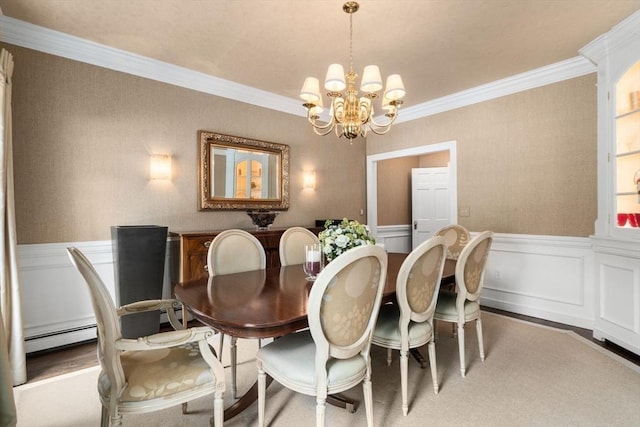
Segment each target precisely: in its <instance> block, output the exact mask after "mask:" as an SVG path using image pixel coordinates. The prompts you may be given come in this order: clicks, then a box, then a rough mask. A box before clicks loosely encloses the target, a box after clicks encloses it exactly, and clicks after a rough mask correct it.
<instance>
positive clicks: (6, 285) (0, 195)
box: [0, 49, 27, 386]
mask: <svg viewBox="0 0 640 427" xmlns="http://www.w3.org/2000/svg"><path fill="white" fill-rule="evenodd" d="M12 73H13V56H12V55H11V54H10V53H9V52H7V51H6V50H5V49H2V51H1V52H0V156H1V157H0V184H1V185H0V223H1V224H0V252H1V254H0V314H1V315H2V324H3V325H4V331H3V334H2V338H3V339H2V343H1V345H2V346H5V345H6V351H7V353H8V356H9V364H8V366H7V364H5V363H3V364H2V367H1V368H0V369H1V370H3V371H4V370H6V369H9V370H10V375H11V379H12V381H11V382H12V384H13V385H14V386H15V385H18V384H22V383H24V382H26V381H27V367H26V357H25V351H24V334H23V331H22V307H21V303H20V282H19V280H18V279H19V278H18V257H17V247H18V245H17V239H16V220H15V206H14V197H13V196H14V190H13V148H12V147H13V145H12V141H11V134H12V127H11V74H12ZM5 374H6V372H3V373H2V375H5Z"/></svg>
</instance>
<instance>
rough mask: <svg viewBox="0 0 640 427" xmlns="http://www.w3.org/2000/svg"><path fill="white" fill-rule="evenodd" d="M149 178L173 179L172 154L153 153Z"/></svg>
mask: <svg viewBox="0 0 640 427" xmlns="http://www.w3.org/2000/svg"><path fill="white" fill-rule="evenodd" d="M149 171H150V173H149V178H150V179H152V180H156V179H161V180H167V181H171V156H170V155H168V154H153V155H151V166H150V169H149Z"/></svg>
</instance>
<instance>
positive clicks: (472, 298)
mask: <svg viewBox="0 0 640 427" xmlns="http://www.w3.org/2000/svg"><path fill="white" fill-rule="evenodd" d="M487 240H488V243H487V244H486V246H483V247H484V248H485V249H486V251H485V253H483V254H482V257H481V259H479V260H477V259H475V258H476V254H475V253H476V251H477V250H480V249H481V248H482V247H480V245H481V244H482V243H483V242H485V241H487ZM492 242H493V232H491V231H484V232H482V233H480V234H478V235H477V236H476V237H475V238H473V239H472V240H471V241H470V242H469V243H468V244H467V245H466V246H465V247H464V249H463V250H462V252H461V253H460V257H459V258H458V262H457V263H456V292H457V293H456V296H455V315H449V314H447V313H445V310H444V309H443V308H444V307H443V305H444V304H443V303H444V298H442V297H441V298H440V301H438V305H436V312H435V314H434V319H435V320H436V321H444V322H451V323H453V324H457V327H458V353H459V357H460V374H461V375H462V377H465V376H466V362H465V348H464V325H465V323H466V322H470V321H472V320H475V321H476V332H477V336H478V349H479V352H480V360H482V361H483V362H484V359H485V354H484V343H483V338H482V319H481V313H480V307H479V305H480V293H481V292H482V288H483V286H484V270H485V265H486V260H487V257H488V255H489V252H490V250H491V244H492ZM479 247H480V249H478V248H479ZM471 257H474V259H473V260H471V261H470V258H471ZM470 265H473V266H475V267H478V269H476V270H473V271H470ZM472 281H473V282H472ZM471 284H473V286H474V288H475V289H473V290H472V289H470V286H468V285H471ZM469 302H470V303H474V304H477V305H478V307H477V310H472V311H471V312H470V313H465V311H466V310H465V305H467V304H468V303H469Z"/></svg>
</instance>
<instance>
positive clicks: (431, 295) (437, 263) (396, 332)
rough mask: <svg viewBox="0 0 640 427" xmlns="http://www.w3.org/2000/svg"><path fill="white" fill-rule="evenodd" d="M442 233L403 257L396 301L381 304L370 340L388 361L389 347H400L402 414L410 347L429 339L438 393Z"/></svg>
mask: <svg viewBox="0 0 640 427" xmlns="http://www.w3.org/2000/svg"><path fill="white" fill-rule="evenodd" d="M446 250H447V248H446V245H445V241H444V238H443V237H437V236H434V237H432V238H430V239H428V240H426V241H424V242H422V243H421V244H420V245H418V247H416V248H415V249H414V250H413V251H411V253H410V254H409V255H408V256H407V258H406V259H405V260H404V262H403V263H402V265H401V266H400V270H399V271H398V277H397V279H396V300H397V303H390V304H385V305H383V306H382V307H381V308H380V313H379V314H378V321H377V323H376V327H375V329H374V331H373V339H372V343H373V344H374V345H377V346H380V347H385V348H387V364H388V365H390V364H391V351H392V349H393V350H400V381H401V387H402V414H403V415H405V416H406V415H407V413H408V412H409V404H408V398H407V394H408V393H407V382H408V364H409V363H408V354H409V349H412V348H418V347H422V346H423V345H425V344H427V343H428V351H429V364H430V365H431V379H432V381H433V392H434V393H435V394H438V388H439V387H438V370H437V368H436V349H435V344H434V329H433V313H434V312H435V308H436V301H437V299H438V291H439V290H440V280H441V279H442V270H443V268H444V261H445V255H446Z"/></svg>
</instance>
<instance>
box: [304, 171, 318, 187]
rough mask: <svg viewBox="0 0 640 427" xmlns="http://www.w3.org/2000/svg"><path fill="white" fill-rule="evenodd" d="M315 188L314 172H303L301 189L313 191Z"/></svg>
mask: <svg viewBox="0 0 640 427" xmlns="http://www.w3.org/2000/svg"><path fill="white" fill-rule="evenodd" d="M315 188H316V172H315V171H305V172H304V173H303V175H302V189H303V190H315Z"/></svg>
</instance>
